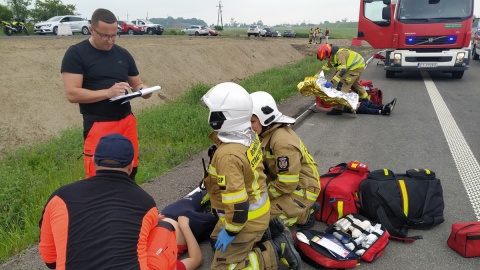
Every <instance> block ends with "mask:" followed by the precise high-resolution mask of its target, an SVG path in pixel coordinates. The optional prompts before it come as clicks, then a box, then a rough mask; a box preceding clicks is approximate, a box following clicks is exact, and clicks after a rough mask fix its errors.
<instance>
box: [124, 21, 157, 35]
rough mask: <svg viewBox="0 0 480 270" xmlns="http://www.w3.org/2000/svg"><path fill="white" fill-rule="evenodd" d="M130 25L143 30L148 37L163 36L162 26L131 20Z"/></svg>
mask: <svg viewBox="0 0 480 270" xmlns="http://www.w3.org/2000/svg"><path fill="white" fill-rule="evenodd" d="M132 23H133V24H134V25H136V26H138V27H142V28H144V30H145V33H146V34H149V35H161V34H163V30H165V28H164V27H163V25H161V24H158V23H152V22H151V21H149V20H143V19H136V20H133V21H132Z"/></svg>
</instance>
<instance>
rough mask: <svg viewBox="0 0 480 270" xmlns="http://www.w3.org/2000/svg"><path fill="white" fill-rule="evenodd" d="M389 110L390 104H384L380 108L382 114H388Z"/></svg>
mask: <svg viewBox="0 0 480 270" xmlns="http://www.w3.org/2000/svg"><path fill="white" fill-rule="evenodd" d="M391 111H392V105H391V104H387V105H384V106H383V109H382V115H390V112H391Z"/></svg>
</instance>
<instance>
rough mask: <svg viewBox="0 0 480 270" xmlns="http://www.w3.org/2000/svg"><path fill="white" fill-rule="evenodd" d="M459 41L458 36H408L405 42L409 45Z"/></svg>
mask: <svg viewBox="0 0 480 270" xmlns="http://www.w3.org/2000/svg"><path fill="white" fill-rule="evenodd" d="M455 42H457V37H456V36H425V37H406V38H405V44H407V45H425V46H428V45H441V44H455Z"/></svg>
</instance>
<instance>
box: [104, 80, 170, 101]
mask: <svg viewBox="0 0 480 270" xmlns="http://www.w3.org/2000/svg"><path fill="white" fill-rule="evenodd" d="M160 89H162V87H160V86H159V85H156V86H153V87H149V88H145V89H142V90H138V91H136V92H133V93H130V94H126V95H121V96H116V97H113V98H110V99H109V100H110V102H114V101H122V103H120V104H124V103H127V102H129V101H130V100H132V99H134V98H137V97H141V96H144V95H148V94H150V93H152V92H154V91H157V90H160Z"/></svg>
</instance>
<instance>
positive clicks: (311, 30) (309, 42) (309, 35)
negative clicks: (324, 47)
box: [308, 27, 313, 44]
mask: <svg viewBox="0 0 480 270" xmlns="http://www.w3.org/2000/svg"><path fill="white" fill-rule="evenodd" d="M312 40H313V28H312V27H310V30H309V31H308V44H312Z"/></svg>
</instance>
